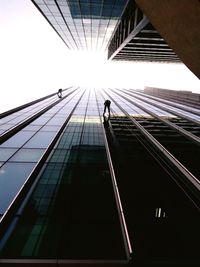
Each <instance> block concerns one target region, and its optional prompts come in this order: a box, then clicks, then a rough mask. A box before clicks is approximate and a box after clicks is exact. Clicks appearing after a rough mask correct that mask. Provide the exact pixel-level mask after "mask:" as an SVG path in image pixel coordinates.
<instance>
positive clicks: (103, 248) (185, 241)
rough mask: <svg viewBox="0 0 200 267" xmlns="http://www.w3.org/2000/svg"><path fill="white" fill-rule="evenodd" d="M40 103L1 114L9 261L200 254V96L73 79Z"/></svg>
mask: <svg viewBox="0 0 200 267" xmlns="http://www.w3.org/2000/svg"><path fill="white" fill-rule="evenodd" d="M106 99H110V100H111V113H110V114H104V116H103V112H104V101H105V100H106ZM35 105H36V104H33V105H32V107H33V108H31V106H30V107H29V110H30V113H29V112H28V111H27V107H26V108H24V110H23V109H21V110H18V111H13V112H12V113H11V114H9V115H7V116H4V117H3V118H2V119H1V120H0V125H2V126H3V127H2V129H3V128H4V129H6V130H7V132H8V134H9V135H7V139H6V140H4V139H5V138H4V139H1V136H4V135H3V134H2V135H1V136H0V240H1V241H0V255H1V257H0V263H2V264H4V263H6V262H7V263H13V262H15V260H16V259H17V262H18V263H19V266H20V264H22V263H27V262H28V261H30V260H31V262H32V263H36V262H39V263H47V262H48V261H49V262H50V263H52V264H53V263H54V264H59V263H61V261H63V263H65V264H69V263H74V264H75V263H77V262H79V263H85V262H87V263H94V264H99V263H113V264H127V263H129V264H132V261H133V262H134V261H135V264H139V263H144V264H158V263H159V262H161V263H163V262H165V263H166V262H167V264H168V263H169V266H170V264H172V263H173V264H175V263H178V264H182V263H183V262H188V263H191V265H190V266H197V265H195V264H199V263H200V258H199V253H198V240H199V237H200V236H199V233H198V229H197V228H198V225H199V222H200V214H199V210H198V207H199V205H200V197H199V190H200V177H199V165H198V164H199V160H198V159H199V157H200V149H199V143H200V131H199V127H200V113H199V109H198V108H195V106H194V103H193V107H190V106H189V103H188V106H187V105H182V104H181V103H177V102H175V101H173V99H171V100H166V99H161V98H159V97H157V96H153V95H149V94H146V93H144V92H143V91H137V90H131V89H109V88H106V90H104V89H93V88H73V87H72V88H70V89H68V90H67V91H65V92H63V98H61V99H58V97H56V96H50V97H49V98H47V99H45V100H44V101H40V104H37V105H36V106H35ZM46 107H48V108H47V109H44V112H42V113H41V109H42V110H43V108H46ZM33 110H34V111H33ZM25 111H26V112H25ZM20 114H24V118H23V119H22V120H19V121H18V120H15V119H17V118H19V117H20ZM25 114H26V116H25ZM37 114H38V116H35V115H37ZM27 118H32V119H31V120H30V121H29V122H27V124H25V125H23V122H24V120H26V119H27ZM11 123H12V124H11ZM7 125H12V127H10V128H6V126H7ZM19 125H22V126H21V127H19ZM16 129H17V130H16ZM193 155H195V157H194V156H193ZM169 196H170V197H169ZM167 233H169V234H167ZM182 233H184V235H183V234H182ZM132 247H133V250H132ZM177 248H178V249H177ZM174 251H176V252H177V253H175V252H174ZM13 260H14V261H13ZM15 263H16V262H15ZM192 264H194V265H192ZM136 266H137V265H136ZM153 266H154V265H153ZM167 266H168V265H167Z"/></svg>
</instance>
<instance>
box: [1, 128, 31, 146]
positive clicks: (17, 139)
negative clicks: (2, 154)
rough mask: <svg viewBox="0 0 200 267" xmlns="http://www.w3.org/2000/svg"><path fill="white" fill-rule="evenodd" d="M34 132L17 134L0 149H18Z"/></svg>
mask: <svg viewBox="0 0 200 267" xmlns="http://www.w3.org/2000/svg"><path fill="white" fill-rule="evenodd" d="M33 134H34V132H23V131H21V132H18V133H17V134H15V135H14V136H13V137H11V138H10V139H9V140H7V141H6V142H4V143H3V144H1V145H0V147H20V146H22V145H23V144H24V143H25V142H26V141H27V140H28V139H29V138H30V137H31V136H32V135H33Z"/></svg>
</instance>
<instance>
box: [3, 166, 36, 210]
mask: <svg viewBox="0 0 200 267" xmlns="http://www.w3.org/2000/svg"><path fill="white" fill-rule="evenodd" d="M34 166H35V163H6V164H5V165H3V166H2V167H1V168H0V213H1V214H3V213H4V212H5V210H6V209H7V208H8V206H9V205H10V203H11V202H12V200H13V199H14V197H15V196H16V194H17V193H18V191H19V190H20V188H21V187H22V185H23V183H24V182H25V181H26V179H27V177H28V175H29V174H30V172H31V171H32V169H33V167H34Z"/></svg>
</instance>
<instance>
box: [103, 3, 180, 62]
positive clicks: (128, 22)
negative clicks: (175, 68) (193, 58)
mask: <svg viewBox="0 0 200 267" xmlns="http://www.w3.org/2000/svg"><path fill="white" fill-rule="evenodd" d="M108 58H109V59H113V60H128V61H131V60H134V61H157V62H180V59H179V58H178V56H177V55H176V54H175V53H174V51H173V50H172V49H171V48H170V47H169V45H168V44H167V43H166V42H165V40H164V39H163V37H162V36H161V35H160V34H159V32H158V31H157V30H156V29H155V27H154V26H153V25H152V24H151V22H150V21H149V19H148V18H147V17H146V15H145V14H144V13H143V12H142V10H141V9H140V8H139V7H138V6H137V4H136V3H135V1H129V2H128V4H127V6H126V8H125V10H124V13H123V15H122V17H121V20H120V23H119V24H118V26H117V29H116V30H115V33H114V35H113V37H112V40H111V42H110V44H109V47H108Z"/></svg>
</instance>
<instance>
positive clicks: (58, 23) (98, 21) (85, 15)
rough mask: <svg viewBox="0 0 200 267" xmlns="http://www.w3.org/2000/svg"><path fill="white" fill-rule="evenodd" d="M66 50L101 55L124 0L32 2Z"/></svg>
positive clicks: (116, 22) (123, 6)
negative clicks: (91, 52)
mask: <svg viewBox="0 0 200 267" xmlns="http://www.w3.org/2000/svg"><path fill="white" fill-rule="evenodd" d="M32 2H33V3H34V4H35V6H36V7H37V8H38V9H39V11H40V12H41V13H42V14H43V16H44V17H45V18H46V19H47V21H48V22H49V23H50V25H51V26H52V27H53V28H54V30H55V31H56V32H57V33H58V35H59V36H60V37H61V38H62V40H63V41H64V42H65V44H66V46H67V47H68V48H69V49H79V50H85V51H86V50H87V51H98V52H100V51H102V52H104V51H105V50H106V49H107V46H108V42H109V41H110V38H111V36H112V34H113V31H114V29H115V27H116V25H117V24H118V22H119V19H120V17H121V15H122V13H123V10H124V8H125V6H126V3H127V0H113V1H110V0H109V1H106V0H105V1H101V0H95V1H90V0H79V1H78V0H70V1H66V0H58V1H54V0H51V1H45V0H42V1H41V0H39V1H38V0H32Z"/></svg>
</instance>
